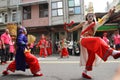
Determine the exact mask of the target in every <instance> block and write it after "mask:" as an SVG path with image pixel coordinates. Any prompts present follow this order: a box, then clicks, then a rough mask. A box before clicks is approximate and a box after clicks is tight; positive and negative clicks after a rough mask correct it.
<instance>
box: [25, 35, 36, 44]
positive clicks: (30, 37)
mask: <svg viewBox="0 0 120 80" xmlns="http://www.w3.org/2000/svg"><path fill="white" fill-rule="evenodd" d="M27 38H28V44H30V43H34V42H35V40H36V37H35V36H33V35H28V37H27Z"/></svg>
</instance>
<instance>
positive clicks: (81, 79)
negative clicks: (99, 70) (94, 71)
mask: <svg viewBox="0 0 120 80" xmlns="http://www.w3.org/2000/svg"><path fill="white" fill-rule="evenodd" d="M70 80H94V79H85V78H80V79H70Z"/></svg>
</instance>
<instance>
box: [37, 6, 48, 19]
mask: <svg viewBox="0 0 120 80" xmlns="http://www.w3.org/2000/svg"><path fill="white" fill-rule="evenodd" d="M39 11H40V12H39V16H40V17H48V4H40V5H39Z"/></svg>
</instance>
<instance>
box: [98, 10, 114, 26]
mask: <svg viewBox="0 0 120 80" xmlns="http://www.w3.org/2000/svg"><path fill="white" fill-rule="evenodd" d="M114 11H115V8H113V9H110V11H109V12H108V13H107V14H106V15H104V16H103V17H102V18H101V19H100V20H99V21H98V23H97V26H96V28H99V27H100V26H102V25H103V24H104V23H105V22H106V21H107V20H108V19H109V17H110V16H111V15H112V14H113V13H114Z"/></svg>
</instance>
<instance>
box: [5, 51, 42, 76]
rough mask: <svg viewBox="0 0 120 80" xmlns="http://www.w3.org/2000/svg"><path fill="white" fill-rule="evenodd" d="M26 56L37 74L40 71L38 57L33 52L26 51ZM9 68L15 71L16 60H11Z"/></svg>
mask: <svg viewBox="0 0 120 80" xmlns="http://www.w3.org/2000/svg"><path fill="white" fill-rule="evenodd" d="M25 58H26V63H27V64H28V65H29V67H30V70H31V73H32V74H35V73H37V72H38V71H40V65H39V63H38V60H37V58H36V57H35V56H34V55H32V54H31V53H25ZM7 70H10V71H12V72H15V70H16V62H15V61H13V62H11V63H10V64H9V65H8V67H7Z"/></svg>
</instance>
